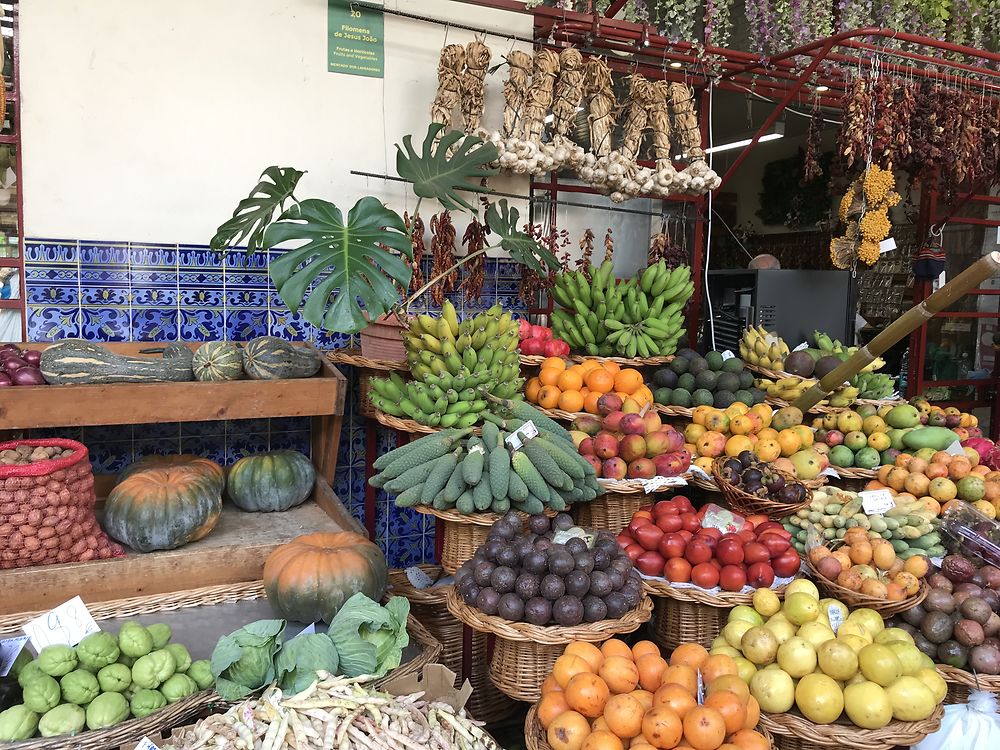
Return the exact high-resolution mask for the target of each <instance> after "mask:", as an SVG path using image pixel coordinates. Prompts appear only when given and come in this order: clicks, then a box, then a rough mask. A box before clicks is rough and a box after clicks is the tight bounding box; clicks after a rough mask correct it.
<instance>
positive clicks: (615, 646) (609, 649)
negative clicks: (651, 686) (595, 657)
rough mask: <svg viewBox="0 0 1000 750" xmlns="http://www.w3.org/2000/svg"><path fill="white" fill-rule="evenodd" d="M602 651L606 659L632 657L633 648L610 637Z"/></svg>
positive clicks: (602, 646) (603, 645)
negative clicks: (610, 657)
mask: <svg viewBox="0 0 1000 750" xmlns="http://www.w3.org/2000/svg"><path fill="white" fill-rule="evenodd" d="M640 512H641V511H640ZM648 517H649V518H652V513H650V514H649V516H648ZM601 653H602V654H604V658H605V659H607V658H608V657H609V656H624V657H625V658H627V659H631V658H632V649H631V648H629V646H628V644H627V643H625V641H622V640H619V639H618V638H609V639H608V640H606V641H605V642H604V643H602V644H601Z"/></svg>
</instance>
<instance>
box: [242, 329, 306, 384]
mask: <svg viewBox="0 0 1000 750" xmlns="http://www.w3.org/2000/svg"><path fill="white" fill-rule="evenodd" d="M322 364H323V362H322V359H321V358H320V354H319V352H318V351H316V350H315V349H313V348H312V347H310V346H296V345H295V344H293V343H291V342H290V341H285V340H284V339H279V338H277V337H275V336H260V337H258V338H255V339H253V340H252V341H248V342H247V343H246V344H244V345H243V370H244V372H246V374H247V377H249V378H250V379H251V380H281V379H285V378H308V377H312V376H313V375H315V374H316V373H317V372H319V369H320V367H321V366H322Z"/></svg>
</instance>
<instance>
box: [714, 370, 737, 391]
mask: <svg viewBox="0 0 1000 750" xmlns="http://www.w3.org/2000/svg"><path fill="white" fill-rule="evenodd" d="M741 387H742V386H741V384H740V376H739V375H737V374H736V373H734V372H723V373H719V377H718V379H717V380H716V383H715V389H716V390H717V391H732V392H733V393H735V392H736V391H738V390H739V389H740V388H741Z"/></svg>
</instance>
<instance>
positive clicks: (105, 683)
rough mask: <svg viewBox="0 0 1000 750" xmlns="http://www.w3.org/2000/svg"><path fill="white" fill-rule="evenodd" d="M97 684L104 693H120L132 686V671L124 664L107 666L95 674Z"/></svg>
mask: <svg viewBox="0 0 1000 750" xmlns="http://www.w3.org/2000/svg"><path fill="white" fill-rule="evenodd" d="M97 682H98V683H99V684H100V686H101V690H102V691H103V692H105V693H121V692H124V690H125V689H126V688H127V687H128V686H129V685H131V684H132V670H131V669H129V668H128V667H126V666H125V665H124V664H109V665H108V666H106V667H104V668H103V669H101V671H100V672H98V673H97Z"/></svg>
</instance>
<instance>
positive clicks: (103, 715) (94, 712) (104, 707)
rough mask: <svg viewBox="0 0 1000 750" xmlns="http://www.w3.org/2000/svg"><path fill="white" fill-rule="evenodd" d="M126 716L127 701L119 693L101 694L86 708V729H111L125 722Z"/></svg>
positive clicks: (127, 713)
mask: <svg viewBox="0 0 1000 750" xmlns="http://www.w3.org/2000/svg"><path fill="white" fill-rule="evenodd" d="M128 715H129V707H128V701H127V700H125V698H123V697H122V694H121V693H101V694H100V695H99V696H97V697H96V698H94V700H93V701H92V702H91V704H90V705H89V706H87V728H88V729H101V728H102V727H113V726H114V725H115V724H121V723H122V722H123V721H125V719H127V718H128Z"/></svg>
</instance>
